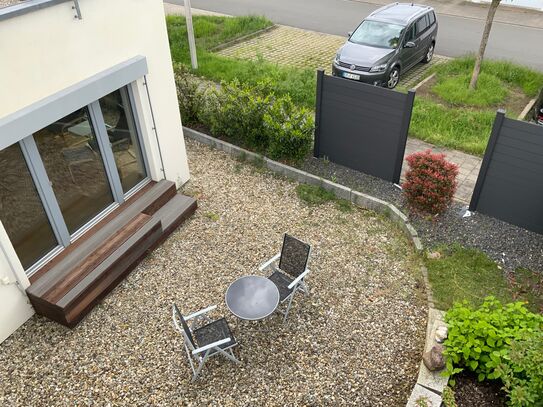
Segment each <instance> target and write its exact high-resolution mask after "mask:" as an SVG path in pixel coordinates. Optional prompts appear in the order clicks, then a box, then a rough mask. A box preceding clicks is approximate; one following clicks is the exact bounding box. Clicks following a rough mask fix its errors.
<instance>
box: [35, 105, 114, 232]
mask: <svg viewBox="0 0 543 407" xmlns="http://www.w3.org/2000/svg"><path fill="white" fill-rule="evenodd" d="M34 140H35V142H36V145H37V148H38V151H39V154H40V157H41V160H42V161H43V165H44V167H45V170H46V172H47V176H48V177H49V180H50V182H51V186H52V188H53V192H54V194H55V196H56V199H57V201H58V204H59V206H60V210H61V212H62V216H63V217H64V221H65V223H66V226H67V228H68V231H69V232H70V234H73V233H74V232H76V231H77V230H78V229H79V228H81V227H82V226H83V225H84V224H86V223H87V222H88V221H89V220H91V219H92V218H93V217H95V216H96V215H98V214H99V213H100V212H101V211H103V210H104V209H105V208H107V207H108V206H109V205H110V204H112V203H113V201H114V200H113V194H112V192H111V187H110V184H109V180H108V178H107V175H106V171H105V168H104V162H103V159H102V153H101V151H100V148H99V146H98V142H97V140H96V135H95V132H94V129H93V126H92V124H91V121H90V120H89V113H88V111H87V108H86V107H85V108H82V109H79V110H77V111H75V112H74V113H71V114H69V115H68V116H66V117H63V118H62V119H60V120H58V121H56V122H55V123H53V124H51V125H49V126H47V127H45V128H43V129H42V130H40V131H38V132H36V133H34Z"/></svg>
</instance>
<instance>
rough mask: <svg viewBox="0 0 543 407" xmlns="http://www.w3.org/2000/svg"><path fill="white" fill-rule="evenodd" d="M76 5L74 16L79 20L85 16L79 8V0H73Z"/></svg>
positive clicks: (73, 8) (74, 6)
mask: <svg viewBox="0 0 543 407" xmlns="http://www.w3.org/2000/svg"><path fill="white" fill-rule="evenodd" d="M73 1H74V5H73V6H72V10H75V15H74V18H77V19H78V20H82V19H83V16H82V15H81V9H80V8H79V0H73Z"/></svg>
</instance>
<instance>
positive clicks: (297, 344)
mask: <svg viewBox="0 0 543 407" xmlns="http://www.w3.org/2000/svg"><path fill="white" fill-rule="evenodd" d="M187 149H188V153H189V164H190V168H191V175H192V179H191V181H190V182H189V184H188V185H187V186H186V187H185V193H186V194H191V195H193V196H196V197H197V199H198V203H199V209H198V211H197V212H196V214H195V215H194V216H193V217H192V218H191V219H190V220H188V221H187V222H186V223H185V224H183V226H182V227H180V228H179V229H178V230H177V231H176V232H174V233H173V234H172V236H171V237H170V238H169V239H168V240H167V241H166V242H165V243H164V244H163V245H162V246H161V247H159V248H158V249H157V250H155V251H154V252H153V253H152V254H151V255H149V256H148V257H147V258H146V259H145V260H144V261H143V262H142V263H141V264H140V266H138V267H137V269H136V270H134V272H133V273H132V274H131V275H130V276H129V277H128V278H127V279H126V280H125V281H124V282H123V283H122V284H121V285H119V287H118V288H117V289H115V290H114V291H113V292H112V293H111V294H110V295H109V296H108V297H107V298H106V299H105V300H104V301H103V302H102V303H101V305H99V306H97V307H96V308H95V309H94V310H93V312H91V313H90V314H89V316H88V317H87V318H86V319H85V320H84V321H83V322H82V323H81V324H80V325H79V326H78V327H77V328H76V329H74V330H68V329H66V328H64V327H62V326H60V325H58V324H55V323H53V322H49V321H47V320H45V319H44V318H41V317H34V318H33V319H31V320H30V321H28V322H27V323H26V324H25V325H24V326H23V327H22V328H21V329H19V330H18V331H17V332H16V333H15V334H13V335H12V337H10V338H9V339H8V340H6V341H5V342H4V343H3V344H2V345H0V381H1V383H2V386H1V387H0V405H9V406H29V405H32V406H38V405H48V406H51V405H91V404H97V405H105V404H107V403H111V404H112V405H118V404H130V405H148V404H151V405H191V406H207V405H221V406H229V405H231V406H242V405H243V406H265V405H269V406H279V405H280V406H283V405H314V406H321V405H330V406H337V405H353V406H401V405H405V402H406V400H407V398H408V395H409V393H410V391H411V389H412V387H413V385H414V383H415V380H416V376H417V372H418V366H419V361H420V356H421V352H422V349H423V346H424V336H425V331H426V313H427V309H426V304H425V300H424V298H425V297H424V293H423V292H422V288H421V287H422V283H420V281H421V280H420V275H419V271H418V266H417V265H418V263H417V261H416V260H415V257H414V255H413V252H412V249H411V247H410V246H409V243H408V241H407V240H406V239H405V238H404V236H403V234H402V233H401V232H400V231H399V230H398V229H397V228H396V227H394V226H393V225H392V224H391V223H390V222H388V221H387V220H385V219H384V218H382V217H380V216H377V215H376V214H374V213H373V212H369V211H364V210H361V209H353V210H352V211H350V212H343V211H340V210H339V209H338V207H337V206H336V204H335V203H327V204H324V205H321V206H316V207H309V206H307V205H306V204H305V203H304V202H302V201H300V200H299V199H298V197H297V195H296V192H295V187H296V184H294V183H292V182H290V181H286V180H283V179H279V178H277V177H274V176H273V175H271V174H270V173H267V172H264V171H263V170H261V169H259V168H258V167H254V166H252V165H249V164H245V163H241V162H238V161H236V160H233V159H232V158H230V157H229V156H227V155H226V154H224V153H221V152H218V151H216V150H211V149H209V148H208V147H205V146H202V145H199V144H197V143H195V142H193V141H191V140H187ZM286 231H288V232H289V233H291V234H293V235H294V236H297V237H299V238H301V239H302V240H305V241H307V242H309V243H311V244H312V246H313V251H312V257H311V259H310V264H309V267H310V268H311V270H312V273H311V274H310V275H309V276H308V279H307V282H308V284H309V286H310V289H311V294H310V296H307V297H306V296H304V295H299V296H298V297H297V298H296V299H295V301H294V304H293V307H292V309H291V314H290V317H289V321H290V322H289V324H287V325H283V324H282V323H281V317H280V316H279V315H274V316H272V317H271V318H269V319H268V320H265V321H260V322H254V323H247V322H244V323H239V322H238V321H236V319H235V318H234V317H233V316H232V315H231V314H229V313H228V310H227V308H226V305H225V304H224V293H225V290H226V288H227V287H228V285H229V284H230V283H231V282H232V281H233V280H234V279H236V278H238V277H240V276H242V275H246V274H253V273H256V272H257V271H256V269H257V266H258V265H259V264H260V263H261V262H262V261H264V260H266V259H267V258H269V257H271V256H272V255H273V254H275V253H276V252H278V251H279V249H280V245H281V239H282V234H283V233H284V232H286ZM174 301H175V302H176V303H177V304H178V305H179V307H180V309H181V311H182V312H184V313H185V314H188V313H190V312H193V311H196V310H198V309H201V308H204V307H206V306H208V305H211V304H217V305H218V309H217V311H215V314H214V316H216V317H220V316H226V317H227V319H228V320H229V323H230V325H231V327H232V328H233V331H234V334H235V335H236V337H237V339H238V341H239V342H240V343H241V346H240V347H238V349H237V350H236V351H235V353H236V355H237V356H238V357H239V358H240V359H241V360H242V365H241V367H240V366H236V365H234V364H233V363H231V362H229V361H227V360H226V359H224V358H221V357H214V358H213V359H211V360H210V362H208V364H207V365H206V367H205V368H204V371H203V374H202V377H201V378H200V379H199V380H198V381H197V382H196V383H194V384H191V383H190V377H191V371H190V367H189V365H188V361H187V358H186V355H185V352H184V349H183V344H182V338H181V336H180V335H179V334H178V333H176V332H175V331H174V329H173V327H172V323H171V304H172V302H174Z"/></svg>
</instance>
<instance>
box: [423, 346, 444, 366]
mask: <svg viewBox="0 0 543 407" xmlns="http://www.w3.org/2000/svg"><path fill="white" fill-rule="evenodd" d="M444 350H445V349H444V348H443V346H442V345H434V346H432V349H430V350H429V351H428V352H425V353H424V354H423V355H422V361H423V362H424V366H426V367H427V368H428V370H430V371H431V372H433V371H436V370H441V369H443V368H444V367H445V356H444V355H443V351H444Z"/></svg>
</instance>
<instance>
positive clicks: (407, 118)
mask: <svg viewBox="0 0 543 407" xmlns="http://www.w3.org/2000/svg"><path fill="white" fill-rule="evenodd" d="M414 102H415V91H414V90H413V89H410V90H409V91H408V92H407V95H405V105H404V109H403V117H402V127H401V130H400V137H398V146H397V147H396V148H397V150H396V163H395V164H394V173H393V174H392V182H394V183H395V184H399V183H400V176H401V174H402V164H403V156H404V154H405V146H406V144H407V136H408V135H409V125H410V124H411V114H412V113H413V103H414Z"/></svg>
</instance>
